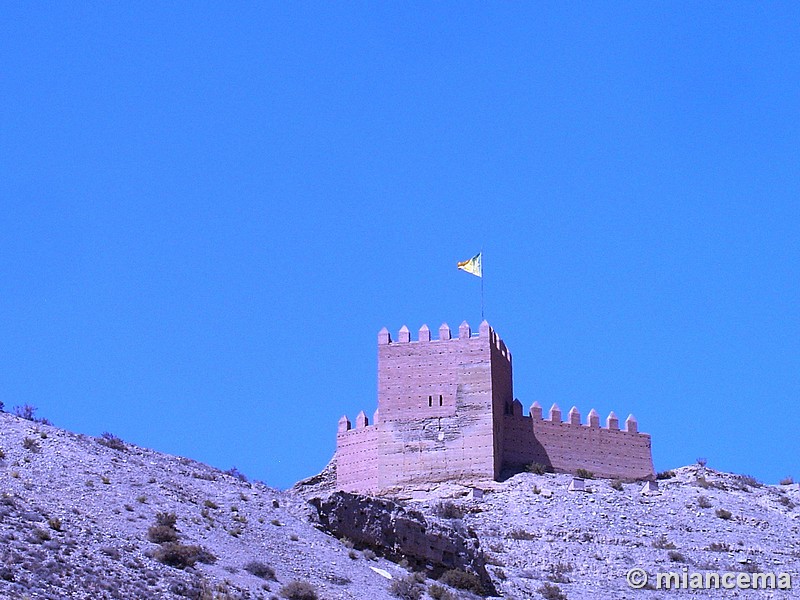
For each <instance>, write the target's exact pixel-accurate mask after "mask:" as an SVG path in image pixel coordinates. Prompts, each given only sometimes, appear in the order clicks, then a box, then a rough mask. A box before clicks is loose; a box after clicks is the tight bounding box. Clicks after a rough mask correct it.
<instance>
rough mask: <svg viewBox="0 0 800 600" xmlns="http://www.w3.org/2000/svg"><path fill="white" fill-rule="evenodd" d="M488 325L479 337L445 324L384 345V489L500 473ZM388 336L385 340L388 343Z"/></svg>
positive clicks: (381, 396)
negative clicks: (434, 334) (435, 334)
mask: <svg viewBox="0 0 800 600" xmlns="http://www.w3.org/2000/svg"><path fill="white" fill-rule="evenodd" d="M493 337H496V335H495V334H494V332H492V331H491V330H490V328H489V327H488V324H487V325H486V326H485V327H484V328H482V330H481V332H480V333H479V334H478V336H472V334H471V331H470V329H469V325H467V324H466V323H464V324H462V326H461V327H460V328H459V335H458V337H457V338H451V332H450V329H449V328H448V327H447V326H446V325H444V326H442V328H440V330H439V339H437V340H433V339H430V333H429V331H428V330H427V327H423V329H422V330H420V334H419V339H418V340H417V341H413V342H412V341H411V340H410V335H409V334H408V330H407V329H406V330H401V331H400V334H399V336H398V341H397V342H392V341H391V340H390V338H389V337H388V335H386V336H385V337H384V338H383V339H382V340H379V345H378V412H379V414H380V427H379V429H380V433H379V446H380V452H379V456H378V461H379V472H380V482H379V483H380V486H381V488H382V489H387V488H391V487H398V486H403V485H407V484H411V483H414V484H419V483H426V482H436V481H445V480H449V479H461V480H465V479H466V480H468V479H487V478H488V479H491V478H494V477H496V476H497V475H499V469H498V465H499V462H500V460H501V457H500V455H499V448H496V447H495V446H496V440H495V435H494V432H495V429H496V428H495V426H494V418H495V412H494V410H493V397H492V389H493V386H492V381H493V375H492V351H491V339H492V338H493ZM380 341H383V342H384V343H380Z"/></svg>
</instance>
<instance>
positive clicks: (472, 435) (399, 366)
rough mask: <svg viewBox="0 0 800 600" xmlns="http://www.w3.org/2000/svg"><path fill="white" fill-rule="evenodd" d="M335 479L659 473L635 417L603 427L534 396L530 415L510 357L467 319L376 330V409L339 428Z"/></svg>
mask: <svg viewBox="0 0 800 600" xmlns="http://www.w3.org/2000/svg"><path fill="white" fill-rule="evenodd" d="M336 456H337V485H338V487H339V488H340V489H344V490H348V491H360V492H377V491H387V490H392V489H397V488H400V487H405V486H412V485H420V484H426V483H433V482H439V481H446V480H459V481H475V480H481V479H483V480H485V479H498V478H499V477H500V474H501V472H502V470H503V469H505V468H508V467H512V468H513V467H519V466H521V465H526V464H529V463H534V462H537V463H541V464H543V465H545V466H549V467H552V468H553V469H554V470H556V471H565V472H574V471H575V470H577V469H580V468H583V469H587V470H590V471H592V472H594V473H595V474H597V475H599V476H606V477H625V478H647V477H651V476H652V473H653V466H652V459H651V457H650V456H651V455H650V436H648V435H646V434H640V433H638V429H637V425H636V420H635V419H634V418H633V417H632V416H631V417H629V418H628V420H627V421H626V426H625V429H624V430H620V429H619V421H618V419H617V418H616V417H615V416H614V414H613V413H612V414H611V415H609V418H608V419H607V423H606V427H605V428H601V427H600V417H599V415H598V414H597V413H596V412H595V411H594V410H592V411H591V412H590V413H589V415H588V420H587V424H586V425H583V424H582V423H581V416H580V413H578V410H577V408H573V409H572V410H571V411H570V412H569V415H568V420H567V421H566V422H562V418H561V411H560V409H559V408H558V406H556V405H553V407H552V408H551V410H550V415H549V419H543V418H542V409H541V406H539V404H538V403H534V405H533V406H532V407H531V409H530V411H529V414H528V415H523V409H522V404H521V403H520V402H519V400H514V395H513V378H512V359H511V352H509V350H508V348H507V347H506V345H505V343H503V340H502V339H500V336H499V335H497V333H495V331H494V330H493V329H492V328H491V327H490V326H489V324H488V323H487V322H486V321H484V322H482V323H481V325H480V327H479V329H478V333H477V334H473V333H472V330H471V328H470V326H469V324H468V323H467V322H466V321H465V322H463V323H462V324H461V325H460V326H459V328H458V337H453V335H452V332H451V330H450V327H449V326H448V325H447V324H446V323H444V324H442V325H441V327H439V331H438V338H437V339H432V336H431V331H430V329H429V328H428V326H427V325H423V326H422V327H421V328H420V329H419V333H418V336H417V339H416V340H412V339H411V332H410V331H409V329H408V327H406V326H405V325H404V326H403V327H402V328H401V329H400V331H399V332H398V335H397V340H396V341H395V340H393V339H392V336H391V334H390V333H389V331H388V330H387V329H386V328H383V329H381V331H380V332H379V333H378V410H377V411H375V414H374V417H373V422H372V424H370V422H369V419H368V418H367V416H366V414H365V413H364V412H363V411H362V412H361V413H360V414H359V415H358V417H357V418H356V426H355V427H352V426H351V423H350V421H349V420H348V419H347V417H342V418H341V419H340V421H339V428H338V433H337V453H336Z"/></svg>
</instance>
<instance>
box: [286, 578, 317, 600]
mask: <svg viewBox="0 0 800 600" xmlns="http://www.w3.org/2000/svg"><path fill="white" fill-rule="evenodd" d="M278 593H279V594H280V595H281V598H286V599H287V600H317V590H316V589H315V588H314V586H313V585H311V584H310V583H308V582H307V581H292V582H291V583H287V584H286V585H285V586H283V587H282V588H281V589H280V592H278Z"/></svg>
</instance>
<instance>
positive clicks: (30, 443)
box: [22, 437, 40, 452]
mask: <svg viewBox="0 0 800 600" xmlns="http://www.w3.org/2000/svg"><path fill="white" fill-rule="evenodd" d="M22 447H23V448H25V450H29V451H30V452H38V451H39V448H40V447H39V442H37V441H36V440H35V439H33V438H29V437H26V438H24V439H23V440H22Z"/></svg>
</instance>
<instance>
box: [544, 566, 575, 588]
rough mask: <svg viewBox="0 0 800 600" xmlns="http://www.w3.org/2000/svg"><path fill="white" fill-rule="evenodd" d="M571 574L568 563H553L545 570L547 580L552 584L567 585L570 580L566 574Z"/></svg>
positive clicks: (570, 567)
mask: <svg viewBox="0 0 800 600" xmlns="http://www.w3.org/2000/svg"><path fill="white" fill-rule="evenodd" d="M571 572H572V565H571V564H569V563H561V562H560V563H555V564H552V565H550V567H549V568H548V569H547V579H548V580H550V581H552V582H553V583H569V582H570V578H569V577H568V576H567V573H571Z"/></svg>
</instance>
